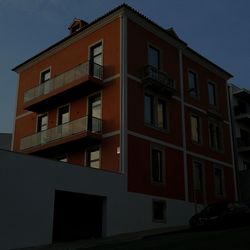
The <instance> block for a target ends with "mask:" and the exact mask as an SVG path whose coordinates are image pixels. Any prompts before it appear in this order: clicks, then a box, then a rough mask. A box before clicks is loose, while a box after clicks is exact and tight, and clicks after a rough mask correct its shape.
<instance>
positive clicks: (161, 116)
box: [156, 99, 167, 129]
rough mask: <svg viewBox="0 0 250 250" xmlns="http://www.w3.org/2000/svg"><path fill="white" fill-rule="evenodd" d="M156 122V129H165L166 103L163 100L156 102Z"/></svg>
mask: <svg viewBox="0 0 250 250" xmlns="http://www.w3.org/2000/svg"><path fill="white" fill-rule="evenodd" d="M156 118H157V121H156V126H157V127H158V128H162V129H166V128H167V126H166V103H165V101H163V100H160V99H158V101H157V116H156Z"/></svg>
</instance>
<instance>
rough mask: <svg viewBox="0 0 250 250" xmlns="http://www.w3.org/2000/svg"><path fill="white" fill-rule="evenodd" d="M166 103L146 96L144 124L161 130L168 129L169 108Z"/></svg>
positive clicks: (148, 95)
mask: <svg viewBox="0 0 250 250" xmlns="http://www.w3.org/2000/svg"><path fill="white" fill-rule="evenodd" d="M166 106H167V105H166V101H165V100H162V99H160V98H158V97H157V96H153V95H150V94H145V96H144V122H145V123H147V124H150V125H153V126H154V127H156V128H159V129H167V125H168V124H167V107H166Z"/></svg>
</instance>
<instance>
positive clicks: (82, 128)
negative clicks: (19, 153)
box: [20, 116, 102, 150]
mask: <svg viewBox="0 0 250 250" xmlns="http://www.w3.org/2000/svg"><path fill="white" fill-rule="evenodd" d="M101 131H102V121H101V119H99V118H95V117H90V116H85V117H82V118H80V119H77V120H74V121H70V122H67V123H64V124H62V125H59V126H57V127H54V128H50V129H47V130H44V131H41V132H38V133H36V134H33V135H30V136H27V137H24V138H22V139H21V146H20V149H21V150H25V149H28V148H32V147H36V146H41V145H44V144H47V143H49V142H52V141H55V140H58V139H63V138H65V137H68V136H72V135H75V134H78V133H83V132H92V133H96V134H100V133H101Z"/></svg>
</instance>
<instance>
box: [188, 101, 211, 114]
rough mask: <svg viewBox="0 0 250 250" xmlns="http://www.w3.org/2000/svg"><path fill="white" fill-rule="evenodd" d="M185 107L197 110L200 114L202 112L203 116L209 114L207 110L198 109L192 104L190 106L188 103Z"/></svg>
mask: <svg viewBox="0 0 250 250" xmlns="http://www.w3.org/2000/svg"><path fill="white" fill-rule="evenodd" d="M184 105H185V106H186V107H189V108H192V109H195V110H197V111H199V112H201V113H203V114H207V111H206V110H204V109H200V108H198V107H196V106H194V105H191V104H189V103H187V102H184Z"/></svg>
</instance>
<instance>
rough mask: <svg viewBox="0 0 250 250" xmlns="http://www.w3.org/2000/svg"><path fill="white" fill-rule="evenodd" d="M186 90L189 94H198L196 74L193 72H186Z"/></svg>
mask: <svg viewBox="0 0 250 250" xmlns="http://www.w3.org/2000/svg"><path fill="white" fill-rule="evenodd" d="M188 92H189V94H190V95H191V96H195V97H197V96H198V87H197V76H196V74H195V73H194V72H192V71H189V72H188Z"/></svg>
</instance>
